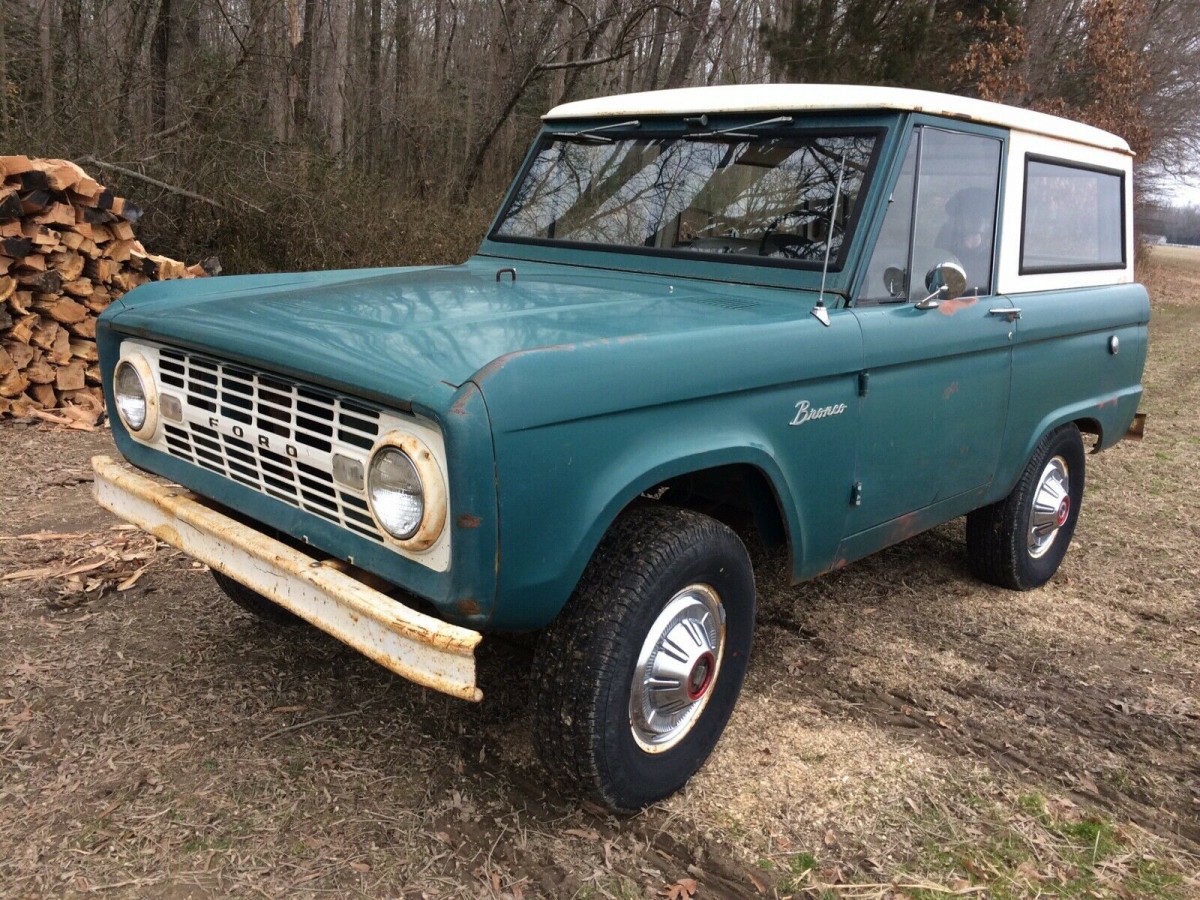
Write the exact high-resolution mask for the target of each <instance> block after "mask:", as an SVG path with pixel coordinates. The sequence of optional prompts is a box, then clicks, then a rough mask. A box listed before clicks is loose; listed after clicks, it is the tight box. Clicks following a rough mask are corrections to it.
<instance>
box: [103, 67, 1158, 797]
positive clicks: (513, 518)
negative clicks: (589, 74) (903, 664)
mask: <svg viewBox="0 0 1200 900" xmlns="http://www.w3.org/2000/svg"><path fill="white" fill-rule="evenodd" d="M1131 159H1132V157H1131V154H1130V152H1129V148H1128V146H1127V145H1126V143H1125V142H1124V141H1122V140H1121V139H1120V138H1118V137H1115V136H1113V135H1111V134H1108V133H1106V132H1103V131H1099V130H1097V129H1094V128H1090V127H1088V126H1086V125H1082V124H1078V123H1075V122H1070V121H1067V120H1064V119H1060V118H1055V117H1052V116H1047V115H1042V114H1039V113H1034V112H1029V111H1026V110H1021V109H1015V108H1011V107H1006V106H1000V105H996V104H991V103H985V102H981V101H977V100H969V99H963V98H959V97H953V96H946V95H940V94H931V93H924V92H919V91H909V90H898V89H882V88H863V87H851V86H819V85H767V86H762V85H757V86H747V87H716V88H696V89H686V90H674V91H663V92H652V93H646V94H634V95H627V96H620V97H611V98H606V99H597V100H587V101H581V102H575V103H568V104H566V105H564V106H560V107H558V108H556V109H554V110H552V111H551V112H550V113H549V114H547V115H546V116H545V119H544V124H543V127H542V130H541V133H540V134H539V135H538V136H537V139H536V141H535V142H534V145H533V147H532V149H531V150H530V152H529V155H528V157H527V159H526V161H525V163H524V166H523V167H522V169H521V172H520V174H519V176H518V177H517V179H516V181H515V183H514V185H513V187H512V189H511V190H510V192H509V194H508V196H507V198H506V199H505V201H504V204H503V206H502V207H501V209H500V212H499V214H498V215H497V217H496V220H495V222H494V224H493V225H492V227H491V229H490V230H489V231H488V234H487V237H486V238H485V239H484V241H483V244H482V246H481V247H480V248H479V252H478V253H477V254H476V255H475V256H473V257H472V258H471V259H469V260H468V261H467V262H466V263H464V264H463V265H460V266H438V267H428V268H401V269H380V270H371V271H343V272H319V273H309V274H289V275H265V276H239V277H224V278H215V279H210V280H204V281H189V282H175V283H160V284H153V285H147V286H145V287H142V288H139V289H138V290H136V291H134V292H132V293H131V294H129V295H128V296H126V297H125V298H123V300H122V301H121V302H120V303H116V304H114V305H113V306H112V308H110V309H109V310H108V311H107V312H106V313H105V314H104V316H103V317H102V318H101V320H100V324H99V327H98V329H97V337H98V340H99V342H100V351H101V361H102V364H103V370H104V382H105V389H106V391H107V397H108V401H109V405H110V408H111V409H113V410H115V411H116V413H117V415H116V416H115V417H114V418H113V423H112V424H113V431H114V436H115V438H116V443H117V446H118V448H119V449H120V451H121V453H122V454H123V455H124V456H125V457H126V459H127V460H128V462H129V463H132V465H133V467H136V469H137V470H144V472H148V473H153V474H154V475H157V476H163V479H166V480H167V481H165V480H163V479H160V478H151V477H147V475H145V474H142V473H141V472H138V471H135V469H134V468H131V467H129V466H127V465H125V464H124V463H119V462H115V461H113V460H111V459H107V458H102V457H101V458H97V459H96V460H95V462H94V467H95V470H96V492H97V496H98V499H99V501H100V503H101V504H103V505H104V506H105V507H107V508H108V509H111V510H113V511H114V512H116V513H117V514H118V515H119V516H121V517H123V518H125V519H127V520H129V521H131V522H134V523H136V524H138V525H139V526H141V527H143V528H145V529H147V530H149V531H151V532H153V533H154V534H155V535H157V536H158V537H160V538H161V539H162V540H164V541H166V542H168V543H170V544H172V545H174V546H176V547H180V548H182V549H183V550H185V551H187V552H188V553H190V554H192V555H193V556H195V557H196V558H198V559H200V560H203V561H204V562H205V563H207V564H208V565H209V566H210V567H211V568H212V570H213V573H214V575H215V576H216V579H217V583H218V584H219V585H220V586H221V588H222V589H223V590H224V591H225V592H226V593H227V594H228V595H229V596H230V597H231V598H232V599H233V600H235V601H236V602H238V603H239V604H241V605H242V606H244V607H246V608H247V609H249V610H251V611H252V612H254V613H257V614H258V615H260V616H261V617H263V618H264V619H268V620H271V621H277V622H278V621H287V620H292V621H295V620H298V619H302V620H306V621H308V622H310V623H311V624H313V625H315V626H317V627H318V628H321V629H324V630H325V631H327V632H329V633H330V634H332V635H333V636H335V637H336V638H338V639H339V640H341V641H344V642H345V643H347V644H349V645H350V646H352V647H354V648H356V649H358V650H359V651H361V652H362V653H364V654H366V655H368V656H369V657H371V658H372V659H374V660H376V661H378V662H379V663H380V664H382V665H383V666H385V667H387V668H388V669H390V670H391V671H393V672H396V673H398V674H400V675H402V676H404V677H406V678H409V679H411V680H413V681H415V682H417V683H419V684H422V685H426V686H428V687H431V688H434V689H436V690H439V691H444V692H446V693H449V694H453V695H455V696H458V697H462V698H464V699H468V700H479V699H480V698H481V696H482V694H481V691H480V690H479V688H478V687H477V684H476V674H475V660H474V648H475V647H476V645H477V644H478V642H479V640H480V639H481V635H482V634H484V633H487V632H514V631H540V636H539V638H538V644H537V650H536V652H535V657H534V663H533V679H532V681H533V694H534V696H533V717H532V722H533V727H534V729H535V732H536V733H535V743H536V745H537V746H538V748H539V752H540V755H541V756H542V758H543V760H544V761H545V763H546V765H547V767H548V768H549V769H550V770H551V771H552V773H553V774H554V775H555V776H556V777H557V778H558V779H559V781H560V782H561V783H563V784H564V785H566V786H567V787H569V788H571V789H572V790H573V791H574V792H576V793H577V794H581V795H583V796H586V797H590V798H592V799H594V800H597V801H599V802H601V803H603V804H605V805H607V806H608V807H609V808H612V809H614V810H634V809H637V808H640V807H642V806H644V805H646V804H648V803H651V802H653V801H655V800H657V799H659V798H662V797H664V796H666V795H668V794H670V793H672V792H673V791H676V790H678V789H679V788H680V787H682V786H683V785H684V783H685V782H686V781H687V780H688V778H689V777H690V776H691V775H692V773H694V772H695V771H696V769H697V768H699V766H700V765H701V764H702V763H703V762H704V760H705V759H706V758H707V756H708V755H709V753H710V752H711V750H712V749H713V746H714V745H715V744H716V742H717V740H718V738H719V736H720V734H721V731H722V729H723V728H724V727H725V724H726V722H727V720H728V718H729V715H730V712H731V710H732V709H733V705H734V703H735V701H736V699H737V696H738V693H739V691H740V689H741V686H742V681H743V677H744V676H745V673H746V665H747V662H748V659H749V656H750V648H751V643H752V637H753V630H754V615H755V588H754V576H753V573H752V571H751V565H750V561H749V559H748V557H747V553H746V549H745V547H744V546H743V544H742V541H741V540H740V539H739V537H738V535H737V533H735V531H734V530H733V529H731V527H730V524H731V523H734V524H740V523H753V530H754V531H755V532H756V533H757V535H758V537H759V539H760V540H761V541H763V542H764V543H765V544H767V545H768V546H770V545H776V546H785V547H786V548H787V550H788V553H787V558H788V560H789V565H790V569H791V571H790V575H791V578H792V579H793V580H795V581H797V582H798V581H802V580H804V579H808V578H814V577H816V576H818V575H820V574H821V573H823V572H828V571H830V570H832V569H836V568H839V567H841V566H845V565H846V564H847V563H849V562H851V561H853V560H856V559H859V558H861V557H863V556H866V555H867V554H870V553H873V552H874V551H876V550H879V549H880V548H882V547H886V546H888V545H890V544H894V543H896V542H898V541H902V540H904V539H905V538H908V537H910V536H912V535H914V534H916V533H918V532H920V531H922V530H924V529H927V528H930V527H932V526H935V525H938V524H939V523H942V522H946V521H947V520H949V519H953V518H955V517H957V516H964V515H965V516H966V517H967V528H966V534H967V545H968V547H967V549H968V553H969V557H970V561H971V565H972V567H973V569H974V571H975V572H976V573H977V574H978V575H979V576H980V577H981V578H983V579H984V580H986V581H988V582H991V583H993V584H997V585H1002V586H1004V587H1008V588H1012V589H1015V590H1027V589H1031V588H1036V587H1038V586H1039V585H1042V584H1044V583H1045V582H1046V581H1048V580H1049V579H1050V578H1051V577H1052V576H1053V575H1054V573H1055V571H1056V570H1057V568H1058V566H1059V564H1060V563H1061V561H1062V559H1063V556H1064V554H1065V553H1066V552H1067V545H1068V544H1069V542H1070V540H1071V535H1072V533H1073V531H1074V530H1075V524H1076V521H1077V518H1078V516H1079V511H1080V503H1081V501H1082V499H1083V487H1084V449H1085V448H1084V443H1083V440H1082V437H1081V435H1082V434H1088V435H1090V436H1091V439H1092V447H1093V449H1094V450H1101V449H1105V448H1107V447H1110V446H1112V445H1113V444H1115V443H1116V442H1118V441H1119V440H1120V439H1121V438H1122V437H1123V436H1125V435H1126V433H1127V432H1129V431H1131V430H1136V428H1137V427H1138V426H1140V424H1141V419H1140V417H1139V416H1138V414H1137V408H1138V402H1139V400H1140V397H1141V394H1142V388H1141V385H1140V380H1141V375H1142V367H1143V364H1144V362H1145V356H1146V328H1147V322H1148V320H1149V314H1150V308H1149V303H1148V299H1147V295H1146V292H1145V290H1144V289H1143V288H1142V287H1141V286H1140V285H1138V284H1135V283H1134V280H1133V229H1132V227H1131V221H1130V216H1131V206H1132V204H1131V197H1132V186H1131V171H1132V170H1131ZM168 481H169V482H173V484H171V483H168ZM741 533H745V529H744V528H743V529H741Z"/></svg>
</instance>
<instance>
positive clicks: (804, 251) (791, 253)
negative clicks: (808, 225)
mask: <svg viewBox="0 0 1200 900" xmlns="http://www.w3.org/2000/svg"><path fill="white" fill-rule="evenodd" d="M799 216H804V217H809V218H811V217H812V213H811V212H808V211H806V210H803V209H793V210H789V211H788V212H785V213H783V214H782V215H779V216H776V217H775V218H774V219H772V220H771V221H770V222H769V223H768V224H767V228H766V230H765V231H764V232H763V236H762V239H761V240H760V241H759V242H758V255H759V256H774V255H775V254H776V253H779V254H781V255H782V256H785V257H787V258H788V259H818V258H819V257H820V256H821V253H822V249H821V248H822V247H823V246H824V245H823V244H819V243H817V242H816V241H812V240H809V239H808V238H806V237H803V236H801V235H798V234H775V233H774V232H775V229H776V228H778V227H779V223H780V222H783V221H784V220H786V219H794V218H797V217H799ZM768 246H769V247H771V248H772V249H770V250H769V251H768Z"/></svg>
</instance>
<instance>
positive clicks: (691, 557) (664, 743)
mask: <svg viewBox="0 0 1200 900" xmlns="http://www.w3.org/2000/svg"><path fill="white" fill-rule="evenodd" d="M754 602H755V598H754V574H753V571H752V569H751V566H750V559H749V557H748V556H747V554H746V548H745V547H744V546H743V545H742V542H741V541H740V540H739V539H738V537H737V535H736V534H734V533H733V531H731V530H730V529H729V528H728V527H726V526H725V525H723V524H721V523H720V522H717V521H715V520H714V519H710V518H708V517H707V516H703V515H700V514H698V513H695V512H691V511H688V510H683V509H677V508H674V507H668V506H646V507H639V508H634V509H631V510H628V511H627V512H625V513H624V514H622V516H621V517H620V518H619V519H618V520H617V521H616V522H615V523H614V524H613V526H612V528H611V529H610V530H609V533H608V534H607V535H606V536H605V538H604V540H603V541H601V543H600V546H599V547H598V548H597V550H596V552H595V554H594V555H593V557H592V560H591V562H589V563H588V566H587V569H586V570H585V571H584V574H583V577H582V578H581V579H580V581H579V584H578V586H577V587H576V589H575V592H574V594H573V595H572V596H571V599H570V600H569V601H568V602H567V605H566V606H565V607H564V609H563V611H562V612H561V613H560V614H559V617H558V618H557V619H556V620H555V621H554V622H553V623H552V624H551V625H550V626H549V627H548V628H547V629H546V630H545V631H544V632H543V634H542V635H541V638H540V640H539V644H538V649H537V652H536V654H535V657H534V701H533V725H534V736H535V746H536V747H537V751H538V754H539V756H540V757H541V759H542V761H543V763H544V764H545V765H546V767H547V768H548V769H549V770H550V772H551V774H552V775H553V776H555V778H556V779H557V780H558V781H559V782H560V783H562V784H563V786H564V787H566V788H567V789H568V790H569V791H571V792H574V793H577V794H580V795H582V796H584V797H585V798H587V799H590V800H592V801H594V802H596V803H599V804H601V805H603V806H606V807H608V808H609V809H611V810H613V811H616V812H633V811H635V810H638V809H641V808H642V807H644V806H647V805H648V804H650V803H653V802H655V801H656V800H660V799H662V798H664V797H667V796H669V795H671V794H673V793H675V791H677V790H679V789H680V788H682V787H683V786H684V784H686V783H687V780H688V779H689V778H690V777H691V776H692V775H693V774H694V773H695V772H696V770H697V769H699V768H700V766H701V765H703V763H704V761H705V760H706V759H707V758H708V756H709V754H710V753H711V752H712V750H713V748H714V747H715V746H716V743H717V740H718V739H719V738H720V736H721V732H722V731H723V730H724V728H725V724H726V723H727V722H728V721H729V715H730V713H731V712H732V711H733V706H734V704H735V703H736V701H737V697H738V694H739V692H740V691H741V687H742V681H743V679H744V677H745V674H746V664H747V662H748V661H749V656H750V646H751V642H752V637H753V627H754ZM722 618H723V619H724V622H723V627H722V623H721V621H720V620H721V619H722Z"/></svg>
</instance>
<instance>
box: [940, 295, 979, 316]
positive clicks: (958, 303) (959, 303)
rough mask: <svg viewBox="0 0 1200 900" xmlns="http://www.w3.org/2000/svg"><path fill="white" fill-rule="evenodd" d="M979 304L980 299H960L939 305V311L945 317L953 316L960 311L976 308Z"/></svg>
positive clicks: (945, 301)
mask: <svg viewBox="0 0 1200 900" xmlns="http://www.w3.org/2000/svg"><path fill="white" fill-rule="evenodd" d="M978 302H979V298H978V297H959V298H958V299H957V300H943V301H942V302H941V304H939V305H938V308H937V311H938V312H940V313H941V314H942V315H943V316H952V315H954V314H955V313H956V312H958V311H959V310H960V309H966V308H968V307H970V306H974V305H975V304H976V303H978Z"/></svg>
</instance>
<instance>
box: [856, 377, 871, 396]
mask: <svg viewBox="0 0 1200 900" xmlns="http://www.w3.org/2000/svg"><path fill="white" fill-rule="evenodd" d="M870 383H871V373H870V372H859V373H858V396H860V397H865V396H867V386H868V385H869V384H870Z"/></svg>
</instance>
